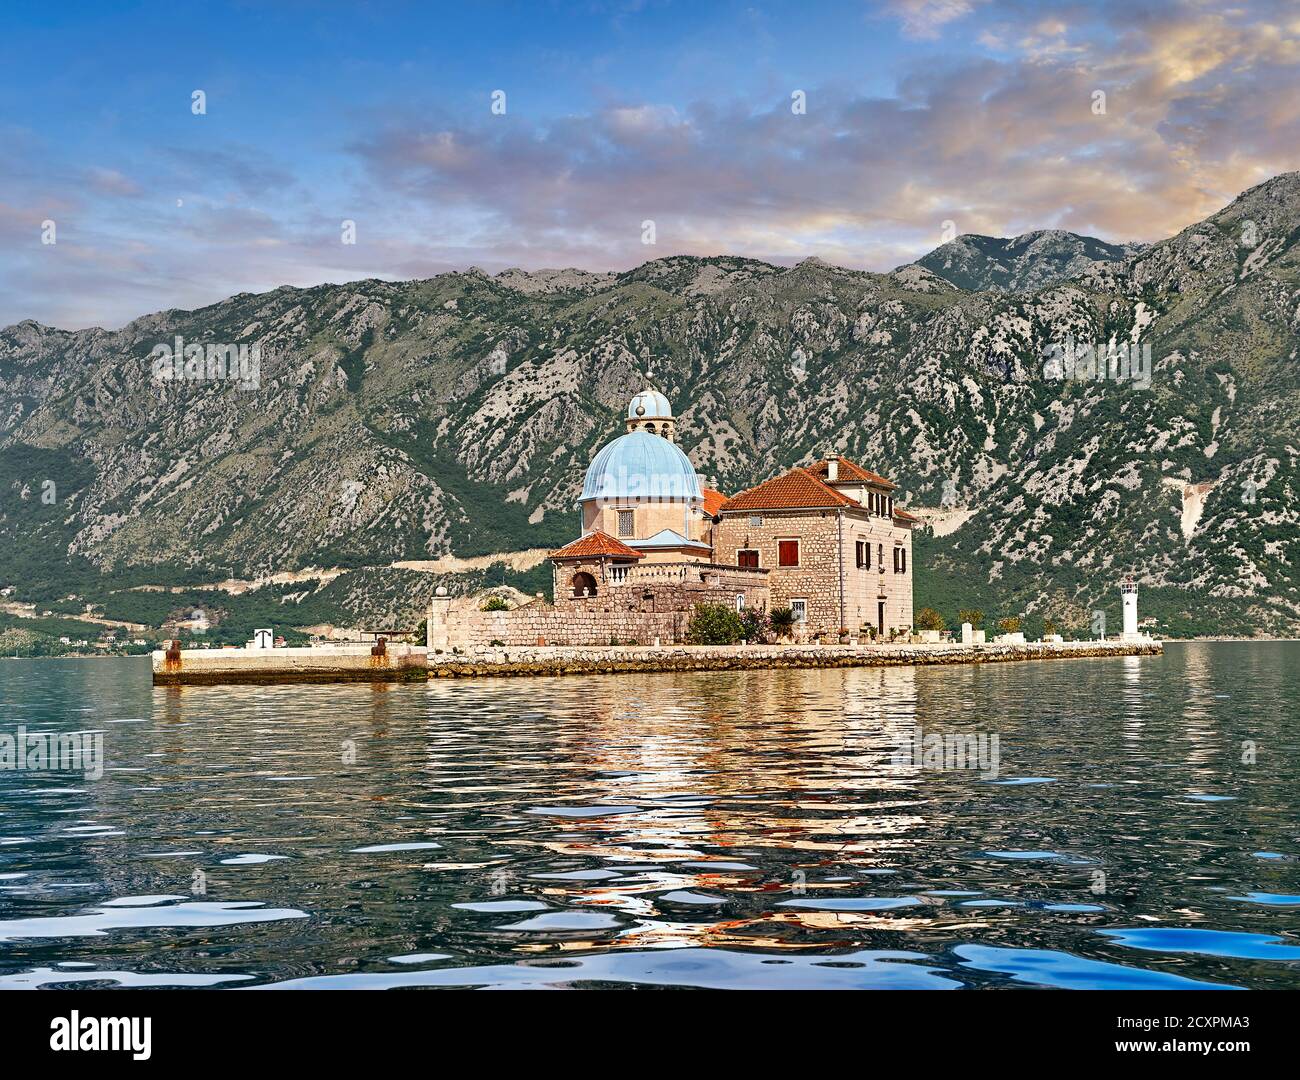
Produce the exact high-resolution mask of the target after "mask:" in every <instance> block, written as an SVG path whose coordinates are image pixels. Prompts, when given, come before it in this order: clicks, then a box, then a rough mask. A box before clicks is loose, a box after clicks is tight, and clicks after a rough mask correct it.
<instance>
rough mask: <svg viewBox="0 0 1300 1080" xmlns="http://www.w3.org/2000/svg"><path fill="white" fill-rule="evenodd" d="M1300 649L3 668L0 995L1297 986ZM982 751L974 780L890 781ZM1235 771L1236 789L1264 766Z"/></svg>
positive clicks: (949, 772) (967, 775) (914, 777)
mask: <svg viewBox="0 0 1300 1080" xmlns="http://www.w3.org/2000/svg"><path fill="white" fill-rule="evenodd" d="M1297 702H1300V645H1297V644H1191V645H1172V646H1170V647H1169V648H1168V651H1167V652H1166V654H1165V655H1164V656H1163V657H1146V658H1124V659H1113V660H1101V659H1092V660H1080V661H1053V662H1050V663H1026V664H1004V665H994V666H989V667H954V668H933V669H921V670H910V669H905V668H895V669H876V670H872V669H845V670H836V671H780V672H775V671H772V672H738V673H701V674H680V675H677V674H664V675H646V676H629V675H622V676H603V677H591V678H587V677H583V678H565V679H519V680H509V679H502V680H480V681H448V682H437V683H431V684H428V685H418V686H417V685H402V686H323V687H270V688H253V687H213V688H206V687H200V688H169V689H154V688H153V687H152V686H151V685H150V681H149V669H148V664H147V662H142V661H138V660H86V661H76V660H72V661H0V734H13V733H14V732H15V729H16V728H17V726H18V725H19V724H22V725H25V727H26V728H27V730H28V731H29V732H32V731H75V730H86V729H88V730H94V731H99V732H102V733H103V739H104V749H105V755H106V759H107V768H106V770H105V772H104V775H103V778H102V779H98V780H96V779H86V778H84V777H83V776H81V775H80V774H75V773H72V774H70V773H35V772H24V771H6V772H0V987H34V986H47V987H49V986H63V985H69V986H72V985H90V986H95V985H126V986H217V987H253V986H269V987H275V986H280V987H284V986H288V987H326V988H328V987H397V986H428V987H544V986H570V987H582V986H593V987H632V986H682V987H780V988H800V987H821V988H855V987H918V988H959V987H1007V986H1048V987H1078V988H1107V987H1118V988H1143V987H1152V988H1165V987H1169V988H1178V987H1185V988H1189V989H1196V988H1203V987H1247V988H1280V987H1289V988H1295V987H1298V986H1300V933H1297V931H1298V930H1300V861H1298V860H1300V815H1298V814H1297V808H1298V807H1300V785H1298V781H1300V724H1298V722H1297V721H1298V719H1300V705H1298V704H1297ZM916 725H919V726H920V728H921V730H922V732H923V733H924V734H926V735H929V734H942V733H945V732H949V733H951V732H971V733H982V734H986V735H992V734H996V735H998V737H999V750H1000V769H999V773H998V776H997V777H996V779H994V778H991V777H988V776H981V774H980V773H979V772H977V771H974V770H970V769H940V768H933V767H929V768H927V767H923V766H922V767H918V766H917V765H916V764H913V763H896V762H895V760H894V755H895V751H896V748H897V747H898V745H899V743H900V740H901V738H902V737H903V736H904V735H905V734H906V733H907V732H909V731H911V730H913V729H914V727H915V726H916ZM1252 756H1253V763H1252V761H1251V759H1252Z"/></svg>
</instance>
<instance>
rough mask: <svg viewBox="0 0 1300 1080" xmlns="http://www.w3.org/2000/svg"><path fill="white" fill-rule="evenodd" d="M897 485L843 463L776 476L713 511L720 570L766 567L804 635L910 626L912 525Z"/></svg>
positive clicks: (779, 602) (773, 592)
mask: <svg viewBox="0 0 1300 1080" xmlns="http://www.w3.org/2000/svg"><path fill="white" fill-rule="evenodd" d="M896 490H897V485H896V484H894V483H893V482H891V481H890V480H887V479H886V478H885V477H883V476H880V475H878V474H876V473H873V472H871V471H869V470H868V469H864V468H863V467H862V466H861V465H858V464H857V463H856V462H853V461H850V460H849V459H848V458H845V457H835V458H831V459H829V460H826V461H819V462H817V463H816V464H814V465H811V466H808V467H806V468H795V469H791V470H790V471H789V472H785V473H782V474H781V475H779V476H775V477H773V478H772V479H770V480H767V481H765V482H764V483H762V484H759V485H758V486H757V487H753V488H750V489H749V490H748V491H742V492H741V493H740V494H738V495H735V496H733V497H732V498H730V499H728V500H727V501H726V502H725V503H723V504H722V506H721V508H720V510H719V512H718V525H717V528H716V533H715V535H716V540H715V548H714V550H715V557H716V558H717V560H718V561H719V562H728V563H734V564H735V565H738V566H745V567H750V568H758V569H767V570H769V571H770V573H769V575H768V591H769V595H770V598H771V604H772V606H773V607H789V608H790V609H791V610H792V611H793V612H794V614H795V619H796V621H797V622H798V623H800V624H801V630H802V633H803V634H804V635H809V636H811V635H813V634H838V633H839V631H840V629H841V628H842V627H843V628H846V629H847V630H848V631H849V632H850V633H853V634H857V633H860V632H863V631H864V630H865V629H866V628H872V629H874V630H875V632H876V635H877V636H878V637H888V636H889V634H890V632H891V631H893V630H899V631H901V630H904V629H910V628H911V626H912V526H913V525H914V523H915V522H916V520H917V519H916V518H915V517H914V516H913V515H911V514H909V513H908V512H907V511H906V510H904V509H902V508H901V507H899V506H897V505H895V501H894V492H895V491H896Z"/></svg>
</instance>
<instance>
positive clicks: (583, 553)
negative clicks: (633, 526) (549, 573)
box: [550, 529, 645, 559]
mask: <svg viewBox="0 0 1300 1080" xmlns="http://www.w3.org/2000/svg"><path fill="white" fill-rule="evenodd" d="M600 557H608V558H613V559H644V558H645V555H643V554H642V553H641V552H639V551H637V549H636V548H632V547H628V546H627V545H626V544H625V543H623V541H622V540H615V539H614V537H612V536H610V535H609V533H605V532H601V531H600V530H599V529H596V530H594V531H592V532H589V533H587V534H586V535H585V536H581V537H579V538H578V539H577V540H575V541H573V543H572V544H565V545H564V547H562V548H560V549H559V550H558V551H552V552H551V554H550V558H552V559H592V558H600Z"/></svg>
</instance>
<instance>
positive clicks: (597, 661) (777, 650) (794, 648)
mask: <svg viewBox="0 0 1300 1080" xmlns="http://www.w3.org/2000/svg"><path fill="white" fill-rule="evenodd" d="M1163 651H1164V646H1163V645H1162V644H1161V643H1160V642H1159V641H1147V642H1142V643H1136V642H1132V643H1125V642H1099V641H1078V642H1073V641H1071V642H1062V643H1048V642H1030V643H1029V644H1027V645H978V646H970V645H967V646H963V645H865V646H857V647H851V646H842V645H673V646H666V647H663V648H657V649H646V648H595V647H593V648H556V647H549V646H548V647H546V648H537V647H533V648H516V649H511V648H484V647H479V648H476V649H473V650H472V651H471V652H469V653H467V654H464V655H448V654H445V653H444V654H442V655H433V654H430V656H429V677H430V678H459V677H473V676H481V675H594V674H609V673H617V672H634V671H732V670H737V669H742V668H810V667H893V666H899V665H909V666H916V665H929V664H998V663H1009V662H1014V661H1023V660H1069V659H1077V658H1082V657H1114V656H1158V655H1159V654H1160V653H1162V652H1163Z"/></svg>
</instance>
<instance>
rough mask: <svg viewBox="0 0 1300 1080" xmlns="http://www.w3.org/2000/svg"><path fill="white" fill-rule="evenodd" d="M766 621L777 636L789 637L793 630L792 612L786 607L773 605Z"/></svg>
mask: <svg viewBox="0 0 1300 1080" xmlns="http://www.w3.org/2000/svg"><path fill="white" fill-rule="evenodd" d="M768 622H769V624H770V625H771V627H772V632H773V633H774V634H776V636H777V637H789V636H790V634H791V633H792V631H793V630H794V612H793V611H791V610H790V609H789V608H788V607H774V608H773V609H772V613H771V615H769V616H768Z"/></svg>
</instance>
